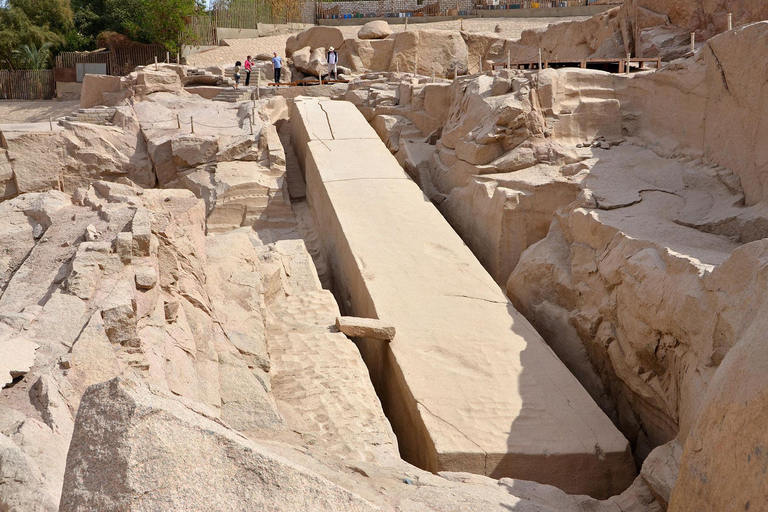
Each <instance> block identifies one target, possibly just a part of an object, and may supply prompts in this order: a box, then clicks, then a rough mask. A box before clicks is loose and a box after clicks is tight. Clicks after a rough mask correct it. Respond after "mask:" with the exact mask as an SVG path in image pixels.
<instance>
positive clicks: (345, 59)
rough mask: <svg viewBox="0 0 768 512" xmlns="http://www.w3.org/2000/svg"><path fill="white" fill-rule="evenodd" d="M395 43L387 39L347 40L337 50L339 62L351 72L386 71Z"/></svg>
mask: <svg viewBox="0 0 768 512" xmlns="http://www.w3.org/2000/svg"><path fill="white" fill-rule="evenodd" d="M394 47H395V41H394V39H392V38H388V39H347V40H346V41H345V42H344V46H342V47H341V48H339V62H341V63H342V64H344V65H345V66H349V67H350V69H351V70H352V71H356V72H360V73H362V72H365V71H388V70H389V64H390V62H391V61H392V50H393V49H394Z"/></svg>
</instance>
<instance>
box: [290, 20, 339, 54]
mask: <svg viewBox="0 0 768 512" xmlns="http://www.w3.org/2000/svg"><path fill="white" fill-rule="evenodd" d="M343 42H344V36H343V35H342V33H341V30H339V29H338V28H336V27H310V28H308V29H306V30H303V31H301V32H299V33H298V34H296V35H292V36H291V37H289V38H288V40H287V41H286V42H285V56H286V57H291V56H293V53H294V52H295V51H297V50H300V49H302V48H304V47H307V46H309V51H310V53H312V52H314V51H315V50H317V49H318V48H320V49H323V50H325V51H327V50H328V48H330V47H331V46H333V47H334V48H339V47H341V45H342V43H343Z"/></svg>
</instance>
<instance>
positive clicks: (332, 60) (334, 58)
mask: <svg viewBox="0 0 768 512" xmlns="http://www.w3.org/2000/svg"><path fill="white" fill-rule="evenodd" d="M325 58H326V59H327V60H328V76H329V77H330V76H333V78H334V79H336V78H338V75H339V71H338V69H336V65H337V64H338V63H339V54H338V53H336V50H334V49H333V46H331V47H330V48H328V54H327V55H326V57H325Z"/></svg>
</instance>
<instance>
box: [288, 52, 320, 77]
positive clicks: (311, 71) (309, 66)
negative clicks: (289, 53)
mask: <svg viewBox="0 0 768 512" xmlns="http://www.w3.org/2000/svg"><path fill="white" fill-rule="evenodd" d="M293 65H294V66H295V67H296V69H298V70H299V71H301V72H302V73H304V74H305V75H309V76H316V77H320V76H322V75H326V74H328V61H327V60H326V59H325V50H324V49H322V48H317V49H315V50H312V49H311V48H310V47H309V46H305V47H304V48H301V49H299V50H296V51H295V52H294V53H293Z"/></svg>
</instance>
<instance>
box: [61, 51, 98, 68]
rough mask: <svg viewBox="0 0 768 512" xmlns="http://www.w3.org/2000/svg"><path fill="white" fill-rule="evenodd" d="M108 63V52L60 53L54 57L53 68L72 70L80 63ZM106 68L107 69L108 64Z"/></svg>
mask: <svg viewBox="0 0 768 512" xmlns="http://www.w3.org/2000/svg"><path fill="white" fill-rule="evenodd" d="M108 62H109V52H61V53H59V54H58V55H56V58H55V59H54V66H53V67H55V68H74V67H75V64H80V63H99V64H107V63H108ZM107 67H109V65H108V64H107Z"/></svg>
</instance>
